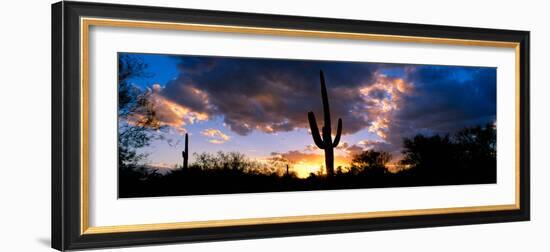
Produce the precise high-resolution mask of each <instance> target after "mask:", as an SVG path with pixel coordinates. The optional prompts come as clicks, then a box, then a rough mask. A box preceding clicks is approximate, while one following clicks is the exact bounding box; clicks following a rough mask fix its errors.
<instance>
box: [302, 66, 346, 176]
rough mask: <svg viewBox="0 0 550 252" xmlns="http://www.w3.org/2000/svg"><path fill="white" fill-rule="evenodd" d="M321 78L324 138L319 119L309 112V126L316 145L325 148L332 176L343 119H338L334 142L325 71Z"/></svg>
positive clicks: (328, 171)
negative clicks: (318, 124) (318, 125)
mask: <svg viewBox="0 0 550 252" xmlns="http://www.w3.org/2000/svg"><path fill="white" fill-rule="evenodd" d="M320 78H321V98H322V99H323V115H324V125H323V128H322V132H321V134H322V138H321V134H320V133H319V128H318V127H317V121H316V119H315V114H313V112H309V113H308V114H307V118H308V120H309V127H310V129H311V135H312V136H313V141H314V142H315V145H317V147H319V148H320V149H323V150H325V167H326V171H327V176H328V177H331V176H332V175H333V174H334V148H335V147H336V146H338V143H339V142H340V135H341V134H342V119H340V118H339V119H338V127H337V129H336V135H335V137H334V142H333V141H332V128H331V125H330V124H331V122H330V108H329V104H328V95H327V87H326V85H325V76H324V75H323V71H321V73H320Z"/></svg>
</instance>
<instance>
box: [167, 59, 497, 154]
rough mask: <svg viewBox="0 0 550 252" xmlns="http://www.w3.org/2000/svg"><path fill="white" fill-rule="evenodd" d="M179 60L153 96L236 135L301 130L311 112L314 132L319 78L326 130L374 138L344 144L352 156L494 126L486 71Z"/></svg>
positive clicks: (492, 79)
mask: <svg viewBox="0 0 550 252" xmlns="http://www.w3.org/2000/svg"><path fill="white" fill-rule="evenodd" d="M179 60H180V63H179V65H178V69H179V71H180V74H179V76H178V77H177V78H176V79H174V80H172V81H170V82H168V83H167V84H166V85H165V87H164V88H163V89H162V90H161V91H160V94H161V95H162V96H163V97H165V98H167V99H168V100H170V101H172V102H174V103H177V104H179V105H181V106H183V107H185V108H189V109H190V110H192V111H195V112H197V113H203V114H206V115H208V117H209V118H212V117H216V116H220V118H223V120H224V123H225V124H226V125H227V127H228V128H230V129H231V131H233V132H235V133H237V134H240V135H247V134H249V133H250V132H252V131H254V130H258V131H262V132H267V133H272V132H273V133H275V132H284V131H291V130H294V129H297V128H307V129H308V128H309V126H308V122H307V112H308V111H314V112H315V115H316V117H317V120H318V125H319V126H322V124H323V123H322V118H323V116H322V103H321V95H320V84H319V71H320V70H323V71H324V73H325V78H326V83H327V88H328V95H329V100H330V106H331V114H332V115H331V117H332V123H333V127H335V126H336V123H335V122H336V120H337V119H338V118H342V120H343V131H344V133H345V134H353V133H356V132H358V131H359V130H363V129H367V130H368V131H370V132H373V133H375V134H377V135H378V136H379V137H380V138H381V140H377V141H370V142H368V144H365V143H367V142H365V143H363V144H361V143H350V146H353V147H354V148H353V151H358V150H359V147H361V148H372V147H374V148H376V149H380V150H385V151H390V152H392V153H396V152H398V151H399V150H400V148H401V145H402V141H403V138H404V137H411V136H414V135H416V134H426V135H431V134H446V133H453V132H455V131H456V130H458V129H461V128H463V127H465V126H471V125H478V124H482V123H487V122H494V121H495V120H496V69H494V68H479V67H453V66H423V65H400V64H375V63H353V62H325V61H295V60H274V59H254V58H223V57H198V56H197V57H195V56H181V57H180V58H179ZM333 130H334V129H333ZM365 140H368V139H365ZM356 144H359V145H356Z"/></svg>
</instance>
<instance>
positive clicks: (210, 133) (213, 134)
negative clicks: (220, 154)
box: [201, 129, 231, 144]
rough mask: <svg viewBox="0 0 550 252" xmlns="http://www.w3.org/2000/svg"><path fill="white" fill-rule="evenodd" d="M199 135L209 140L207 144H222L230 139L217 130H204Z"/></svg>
mask: <svg viewBox="0 0 550 252" xmlns="http://www.w3.org/2000/svg"><path fill="white" fill-rule="evenodd" d="M201 135H203V136H205V137H208V138H210V139H209V140H208V142H210V143H213V144H223V143H225V142H227V141H229V139H231V138H230V137H229V136H228V135H226V134H224V133H223V132H221V130H218V129H205V130H203V131H201Z"/></svg>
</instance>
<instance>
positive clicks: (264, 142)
mask: <svg viewBox="0 0 550 252" xmlns="http://www.w3.org/2000/svg"><path fill="white" fill-rule="evenodd" d="M117 57H118V81H117V82H118V84H117V85H118V196H119V198H133V197H156V196H184V195H204V194H229V193H262V192H283V191H309V190H336V189H360V188H388V187H412V186H443V185H466V184H488V183H496V179H497V165H496V155H497V153H496V150H497V148H496V125H497V120H496V119H497V118H496V105H497V103H496V82H497V80H496V74H497V69H496V68H494V67H477V66H476V67H474V66H443V65H419V64H395V63H376V62H350V61H323V60H309V59H274V58H245V57H225V56H201V55H172V54H146V53H123V52H120V53H118V56H117Z"/></svg>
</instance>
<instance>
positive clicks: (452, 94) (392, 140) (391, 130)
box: [371, 66, 496, 154]
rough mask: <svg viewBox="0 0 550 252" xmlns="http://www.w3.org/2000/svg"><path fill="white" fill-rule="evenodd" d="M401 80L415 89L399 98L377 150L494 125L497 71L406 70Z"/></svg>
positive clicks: (393, 149)
mask: <svg viewBox="0 0 550 252" xmlns="http://www.w3.org/2000/svg"><path fill="white" fill-rule="evenodd" d="M408 70H409V71H407V73H406V75H405V77H404V79H405V80H406V81H408V82H410V83H412V86H413V87H414V89H413V90H412V91H411V92H410V93H408V94H407V95H404V96H402V97H401V101H400V102H398V104H400V107H399V108H398V109H396V110H395V111H394V112H393V113H392V114H391V116H390V117H389V120H390V121H391V123H390V124H388V127H387V132H388V135H387V137H386V138H385V141H384V142H380V143H371V144H372V146H375V148H377V149H382V150H386V151H393V152H394V154H395V153H396V150H399V149H400V147H401V145H402V142H403V138H404V137H412V136H414V135H417V134H425V135H432V134H452V133H454V132H456V131H457V130H460V129H462V128H464V127H467V126H473V125H480V124H485V123H493V122H495V121H496V69H494V68H476V67H456V66H417V67H414V68H409V69H408Z"/></svg>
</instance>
